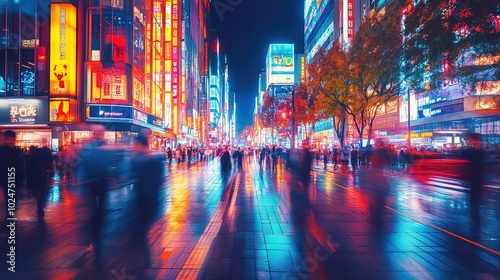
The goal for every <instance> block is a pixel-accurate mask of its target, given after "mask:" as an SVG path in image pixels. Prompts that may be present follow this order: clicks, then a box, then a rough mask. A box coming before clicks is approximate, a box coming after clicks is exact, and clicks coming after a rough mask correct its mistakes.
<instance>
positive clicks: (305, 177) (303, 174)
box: [298, 142, 314, 187]
mask: <svg viewBox="0 0 500 280" xmlns="http://www.w3.org/2000/svg"><path fill="white" fill-rule="evenodd" d="M313 157H314V154H313V153H312V152H311V151H309V144H308V143H307V142H304V143H303V144H302V151H301V154H300V168H299V170H298V172H299V174H300V181H301V182H302V183H303V184H304V187H308V186H309V183H310V181H311V166H312V163H313Z"/></svg>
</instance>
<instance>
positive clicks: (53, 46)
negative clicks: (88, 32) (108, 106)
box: [50, 4, 76, 96]
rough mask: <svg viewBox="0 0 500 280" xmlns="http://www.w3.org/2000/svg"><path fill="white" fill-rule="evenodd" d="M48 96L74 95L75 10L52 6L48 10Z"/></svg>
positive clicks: (68, 6)
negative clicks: (49, 16) (49, 15)
mask: <svg viewBox="0 0 500 280" xmlns="http://www.w3.org/2000/svg"><path fill="white" fill-rule="evenodd" d="M50 14H51V19H50V71H51V74H50V95H51V96H57V95H60V96H61V95H64V96H68V95H73V96H75V95H76V8H75V6H73V5H71V4H52V6H51V9H50Z"/></svg>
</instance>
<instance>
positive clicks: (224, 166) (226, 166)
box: [220, 146, 231, 175]
mask: <svg viewBox="0 0 500 280" xmlns="http://www.w3.org/2000/svg"><path fill="white" fill-rule="evenodd" d="M220 167H221V171H222V173H223V175H227V174H229V171H231V155H230V154H229V151H228V150H227V147H226V146H224V147H223V148H222V155H221V157H220Z"/></svg>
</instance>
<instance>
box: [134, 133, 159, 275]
mask: <svg viewBox="0 0 500 280" xmlns="http://www.w3.org/2000/svg"><path fill="white" fill-rule="evenodd" d="M135 144H136V145H135V154H136V156H135V158H134V160H133V170H134V178H135V183H134V191H135V198H136V204H137V213H138V216H137V219H138V223H137V233H138V237H139V241H140V242H142V244H143V246H144V256H145V260H146V265H148V266H149V264H150V263H151V260H150V254H149V251H150V250H149V245H148V239H147V235H148V231H149V229H150V227H151V225H152V224H153V223H154V221H155V220H156V218H157V214H158V207H159V201H158V197H159V192H160V187H161V185H162V183H163V170H164V158H163V157H162V156H161V155H160V154H151V151H149V150H148V147H149V143H148V138H147V137H146V136H144V135H139V136H138V137H137V139H136V142H135Z"/></svg>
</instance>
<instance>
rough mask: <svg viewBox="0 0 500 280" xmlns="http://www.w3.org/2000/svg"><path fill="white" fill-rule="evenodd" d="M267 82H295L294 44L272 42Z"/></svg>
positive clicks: (268, 57) (268, 54)
mask: <svg viewBox="0 0 500 280" xmlns="http://www.w3.org/2000/svg"><path fill="white" fill-rule="evenodd" d="M266 64H267V84H268V85H270V84H293V83H294V79H295V77H294V75H295V67H294V45H293V44H271V45H270V46H269V50H268V53H267V63H266Z"/></svg>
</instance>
